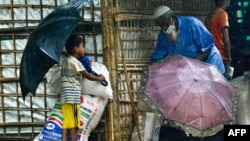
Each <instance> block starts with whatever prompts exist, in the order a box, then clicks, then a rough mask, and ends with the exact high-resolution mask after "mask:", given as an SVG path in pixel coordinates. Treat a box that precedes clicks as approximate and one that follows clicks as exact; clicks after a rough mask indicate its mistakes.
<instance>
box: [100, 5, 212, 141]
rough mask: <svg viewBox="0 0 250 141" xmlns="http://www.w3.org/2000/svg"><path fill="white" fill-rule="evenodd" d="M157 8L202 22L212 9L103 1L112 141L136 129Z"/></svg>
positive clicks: (124, 138)
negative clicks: (111, 88)
mask: <svg viewBox="0 0 250 141" xmlns="http://www.w3.org/2000/svg"><path fill="white" fill-rule="evenodd" d="M159 5H167V6H169V7H171V8H172V9H173V10H174V12H175V14H176V15H191V16H196V17H198V18H200V19H201V20H203V19H204V18H205V16H206V15H207V14H208V12H209V11H210V10H211V9H212V8H213V1H211V0H115V2H114V3H113V1H112V0H105V2H103V29H104V32H103V34H104V38H105V39H104V47H105V53H104V54H105V55H106V56H105V58H106V59H105V62H106V63H107V64H108V66H109V69H110V71H111V74H112V75H111V76H112V77H111V80H113V81H112V82H113V83H112V84H113V88H114V89H115V93H114V94H115V96H114V101H113V102H112V103H111V104H112V109H113V111H112V112H113V115H112V116H113V127H114V129H113V130H112V132H113V133H114V135H113V136H112V138H111V139H112V140H114V141H130V140H131V134H132V130H133V128H134V127H136V123H137V122H136V115H137V111H136V104H137V99H136V95H137V91H138V88H139V87H140V81H141V74H142V68H143V67H145V66H146V65H148V64H149V63H150V54H151V53H152V52H153V50H154V47H155V43H156V40H157V34H158V32H159V30H160V29H159V27H157V26H155V24H154V21H153V20H152V18H151V15H152V13H153V10H154V9H155V8H156V7H157V6H159Z"/></svg>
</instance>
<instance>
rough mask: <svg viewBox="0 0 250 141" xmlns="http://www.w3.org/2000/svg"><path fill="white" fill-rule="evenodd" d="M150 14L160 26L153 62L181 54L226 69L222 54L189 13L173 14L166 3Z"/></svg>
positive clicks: (203, 27)
mask: <svg viewBox="0 0 250 141" xmlns="http://www.w3.org/2000/svg"><path fill="white" fill-rule="evenodd" d="M153 17H154V19H155V23H156V25H158V26H159V27H160V28H161V31H160V32H159V35H158V41H157V44H156V48H155V51H154V52H153V53H152V55H151V59H152V61H158V60H162V59H164V58H166V57H167V56H173V55H177V54H179V55H182V56H186V57H189V58H192V59H197V60H199V61H203V62H206V63H209V64H212V65H215V66H216V67H217V68H218V70H219V71H220V72H221V73H222V74H223V73H224V72H225V68H224V64H223V60H222V57H221V55H220V53H219V51H218V49H217V48H216V47H215V43H214V39H213V36H212V35H211V33H210V32H209V31H208V30H207V28H206V27H205V25H204V24H203V23H202V21H201V20H199V19H198V18H195V17H191V16H175V15H174V14H173V11H172V10H171V9H170V8H169V7H168V6H163V5H162V6H159V7H157V8H156V9H155V11H154V14H153Z"/></svg>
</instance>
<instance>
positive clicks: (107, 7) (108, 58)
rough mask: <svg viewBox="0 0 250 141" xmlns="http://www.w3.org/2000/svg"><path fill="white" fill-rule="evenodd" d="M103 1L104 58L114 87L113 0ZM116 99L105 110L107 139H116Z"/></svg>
mask: <svg viewBox="0 0 250 141" xmlns="http://www.w3.org/2000/svg"><path fill="white" fill-rule="evenodd" d="M101 2H102V8H101V9H102V24H103V34H102V36H103V58H104V63H105V64H106V66H107V68H108V70H109V72H110V83H111V86H112V88H116V84H117V82H116V81H117V80H116V78H117V76H116V67H115V66H116V65H115V64H116V62H115V60H116V59H115V58H116V57H115V47H114V38H113V36H114V31H113V17H112V16H111V15H112V14H113V1H112V0H103V1H101ZM115 93H116V89H113V97H114V98H115ZM113 102H114V101H113V100H109V101H108V105H107V108H106V112H105V130H106V140H107V141H117V140H115V138H117V137H115V135H114V134H115V129H114V120H115V119H114V103H113Z"/></svg>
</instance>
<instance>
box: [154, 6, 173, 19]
mask: <svg viewBox="0 0 250 141" xmlns="http://www.w3.org/2000/svg"><path fill="white" fill-rule="evenodd" d="M167 12H169V17H171V16H172V10H171V9H170V8H169V7H167V6H164V5H161V6H159V7H157V8H156V9H155V11H154V15H153V17H154V19H157V18H158V17H160V16H162V15H163V14H165V13H167Z"/></svg>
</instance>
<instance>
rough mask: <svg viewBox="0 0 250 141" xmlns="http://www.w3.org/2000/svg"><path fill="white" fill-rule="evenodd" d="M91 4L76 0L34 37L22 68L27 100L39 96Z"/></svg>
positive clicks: (47, 20) (57, 12) (45, 22)
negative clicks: (44, 82) (41, 83)
mask: <svg viewBox="0 0 250 141" xmlns="http://www.w3.org/2000/svg"><path fill="white" fill-rule="evenodd" d="M88 1H89V0H72V1H70V2H68V3H66V4H64V5H61V6H60V7H58V8H57V9H56V10H55V11H53V12H52V13H50V14H49V15H48V16H47V17H45V18H44V20H42V22H41V23H40V24H39V25H38V26H37V27H36V29H35V30H34V31H33V32H32V33H31V35H30V37H29V40H28V42H27V44H26V47H25V49H24V52H23V56H22V60H21V65H20V85H21V91H22V96H23V99H24V100H25V97H26V96H27V95H28V93H32V94H33V95H35V92H36V89H37V87H38V85H39V83H40V82H41V81H42V79H43V77H44V76H45V74H46V73H47V72H48V70H49V69H50V68H51V67H52V66H53V65H54V64H56V63H58V62H59V59H60V54H61V52H62V50H63V48H64V45H65V42H66V40H67V39H68V37H69V36H70V34H71V33H72V31H73V30H74V29H75V27H76V26H77V24H78V23H79V22H80V21H81V19H82V18H81V16H80V11H81V9H82V6H83V4H84V3H85V2H88Z"/></svg>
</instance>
